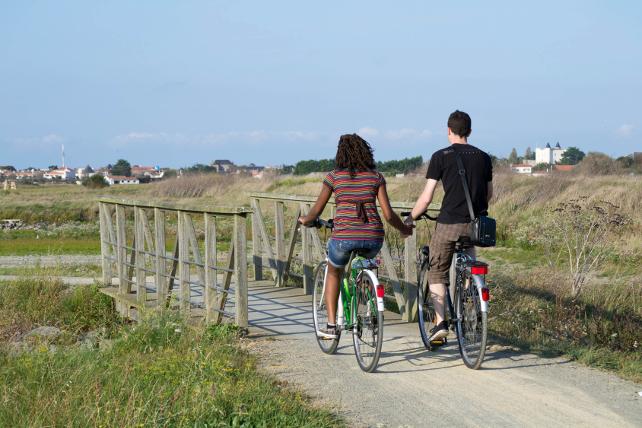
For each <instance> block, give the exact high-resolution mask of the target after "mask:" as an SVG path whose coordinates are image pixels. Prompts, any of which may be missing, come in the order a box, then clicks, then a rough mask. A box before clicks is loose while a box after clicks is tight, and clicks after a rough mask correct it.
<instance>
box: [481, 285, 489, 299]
mask: <svg viewBox="0 0 642 428" xmlns="http://www.w3.org/2000/svg"><path fill="white" fill-rule="evenodd" d="M482 300H483V301H484V302H488V301H489V300H490V291H488V288H482Z"/></svg>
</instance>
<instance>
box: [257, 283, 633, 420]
mask: <svg viewBox="0 0 642 428" xmlns="http://www.w3.org/2000/svg"><path fill="white" fill-rule="evenodd" d="M249 300H250V320H251V325H252V328H251V333H252V334H251V336H250V337H252V338H254V339H255V340H252V341H250V346H251V347H253V348H254V350H255V351H256V352H258V353H260V355H261V356H262V359H263V361H264V366H265V368H266V369H267V370H268V371H270V372H272V373H274V374H275V375H276V376H277V377H278V378H280V379H281V380H284V381H287V382H289V383H292V384H295V385H298V386H299V387H300V388H302V389H303V390H304V391H305V392H306V393H307V394H309V395H311V396H312V397H314V398H315V399H318V400H319V401H320V402H321V403H323V404H325V405H330V406H333V407H335V408H336V409H337V410H339V411H340V412H342V413H344V414H345V415H346V416H347V417H348V418H349V420H351V421H352V422H353V424H354V425H356V426H391V427H397V426H404V427H409V426H412V427H421V426H429V425H430V426H547V427H549V428H550V427H556V426H587V425H592V426H613V427H628V426H631V427H633V426H640V425H641V424H642V397H640V396H639V395H638V391H642V385H636V384H634V383H631V382H627V381H623V380H621V379H619V378H617V377H616V376H614V375H611V374H608V373H603V372H600V371H597V370H593V369H589V368H586V367H583V366H580V365H577V364H576V363H574V362H571V361H569V360H568V359H565V358H552V359H549V358H540V357H538V356H535V355H532V354H524V353H517V352H513V351H511V350H510V349H508V350H507V349H506V348H504V347H500V346H497V345H495V346H494V347H492V349H493V350H492V351H490V352H488V353H487V357H486V360H485V362H484V365H483V368H482V369H481V370H478V371H473V370H470V369H468V368H466V367H465V366H464V365H463V363H462V362H461V359H460V357H459V352H458V349H457V345H456V340H455V339H454V337H453V338H451V341H450V344H449V345H448V346H446V347H445V348H443V349H441V350H440V351H438V352H432V353H430V352H428V351H426V350H424V348H423V345H422V344H421V341H420V339H419V337H418V332H417V328H416V325H415V324H407V323H403V322H401V321H400V320H399V319H398V317H395V316H394V314H390V313H386V324H385V326H386V328H385V333H384V338H385V342H384V346H383V355H382V358H381V361H380V364H379V370H378V372H377V373H373V374H366V373H363V372H362V371H361V370H360V369H359V367H358V366H357V363H356V361H355V357H354V354H353V350H352V338H351V336H349V335H345V336H344V337H342V339H341V345H340V346H339V349H338V352H337V354H336V355H332V356H330V355H325V354H323V353H321V351H320V350H319V348H318V346H317V344H316V341H315V340H314V337H313V336H312V330H313V329H312V326H311V316H310V298H309V297H306V296H302V295H301V294H300V289H288V288H278V289H277V288H273V287H271V286H270V285H268V284H265V285H262V286H261V285H254V286H253V288H252V289H251V290H250V299H249ZM491 345H492V344H491Z"/></svg>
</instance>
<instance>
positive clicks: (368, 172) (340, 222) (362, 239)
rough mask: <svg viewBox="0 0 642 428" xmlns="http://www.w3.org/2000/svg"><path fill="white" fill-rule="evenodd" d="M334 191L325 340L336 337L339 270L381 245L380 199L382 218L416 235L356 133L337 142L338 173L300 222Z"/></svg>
mask: <svg viewBox="0 0 642 428" xmlns="http://www.w3.org/2000/svg"><path fill="white" fill-rule="evenodd" d="M332 193H334V197H335V202H336V205H337V209H336V215H335V217H334V229H333V230H332V236H331V237H330V240H329V241H328V262H329V263H328V275H327V277H326V286H325V299H326V306H327V308H328V320H332V321H333V322H332V323H331V322H330V321H328V325H327V327H326V328H321V329H320V331H318V332H317V335H318V336H319V337H321V338H323V339H335V338H336V337H337V332H336V311H337V303H338V299H339V279H340V277H341V271H342V270H343V269H344V267H345V265H346V264H347V263H348V261H349V259H350V253H351V252H352V251H353V250H355V249H362V250H367V252H366V253H365V254H364V256H365V257H367V258H372V257H374V256H376V255H377V253H378V252H379V250H380V249H381V246H382V245H383V237H384V230H383V223H382V222H381V218H380V217H379V212H378V211H377V203H376V199H379V205H380V207H381V211H382V212H383V217H384V218H385V219H386V221H387V222H388V223H389V224H390V225H392V226H393V227H394V228H395V229H397V230H399V232H401V234H402V235H404V236H408V235H410V234H412V227H411V226H407V225H405V224H404V223H403V222H402V221H401V219H400V218H399V216H398V215H397V214H396V213H395V212H394V211H393V210H392V208H391V207H390V200H389V199H388V192H387V191H386V180H385V179H384V178H383V175H382V174H381V173H379V172H377V171H376V169H375V161H374V157H373V155H372V147H370V144H368V142H367V141H366V140H364V139H363V138H361V137H360V136H358V135H357V134H346V135H342V136H341V138H339V146H338V148H337V155H336V158H335V169H334V170H333V171H330V172H329V173H328V175H326V177H325V179H324V180H323V187H322V188H321V193H320V194H319V197H318V198H317V201H316V203H315V204H314V206H313V207H312V208H311V209H310V212H309V213H308V215H306V216H303V217H300V218H299V223H301V224H303V225H311V224H313V223H314V221H315V220H316V219H317V217H318V216H319V215H320V214H321V213H322V212H323V209H324V208H325V206H326V204H327V203H328V200H329V199H330V196H332Z"/></svg>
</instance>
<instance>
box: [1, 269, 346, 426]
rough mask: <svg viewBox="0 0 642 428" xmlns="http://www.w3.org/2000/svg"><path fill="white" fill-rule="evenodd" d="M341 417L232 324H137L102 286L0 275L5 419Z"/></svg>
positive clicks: (277, 421) (329, 422) (208, 422)
mask: <svg viewBox="0 0 642 428" xmlns="http://www.w3.org/2000/svg"><path fill="white" fill-rule="evenodd" d="M36 404H37V405H36ZM341 425H343V422H342V421H341V420H340V419H338V418H337V416H335V415H333V414H332V413H330V412H328V411H325V410H321V409H317V408H315V407H313V406H312V405H311V404H310V403H309V401H308V399H307V398H306V397H304V396H302V395H301V394H299V393H297V392H294V391H291V390H289V389H288V388H287V387H286V385H284V384H281V383H279V382H277V381H275V380H274V379H272V378H270V377H269V376H267V375H265V374H263V373H261V372H259V371H257V368H256V361H255V358H254V357H252V356H251V355H250V354H249V353H248V352H246V351H245V350H244V348H243V345H242V340H241V339H240V338H239V336H238V332H237V330H236V329H235V328H234V327H233V326H230V325H221V326H213V327H209V328H201V327H190V326H188V325H185V324H184V323H183V322H182V321H181V320H180V319H178V318H174V317H172V316H171V315H165V316H150V317H148V318H146V319H145V320H144V321H143V322H142V323H140V324H137V325H128V324H123V322H121V321H120V319H119V318H118V317H117V315H116V313H115V311H114V310H113V308H112V302H111V299H110V298H108V297H107V296H105V295H103V294H101V293H100V292H99V291H98V289H97V288H96V287H78V288H68V287H65V286H64V285H62V284H61V283H60V282H58V281H56V280H51V279H40V280H35V279H31V278H25V279H20V280H18V281H13V282H6V283H1V284H0V426H34V427H36V426H122V427H138V426H168V427H170V426H171V427H193V426H203V427H205V426H238V427H241V426H265V427H269V426H292V427H299V426H310V427H312V426H314V427H317V426H318V427H323V426H341Z"/></svg>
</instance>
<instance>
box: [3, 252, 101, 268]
mask: <svg viewBox="0 0 642 428" xmlns="http://www.w3.org/2000/svg"><path fill="white" fill-rule="evenodd" d="M99 264H100V256H87V255H75V254H71V255H58V256H0V267H25V266H36V265H40V266H47V267H50V266H60V265H99Z"/></svg>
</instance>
